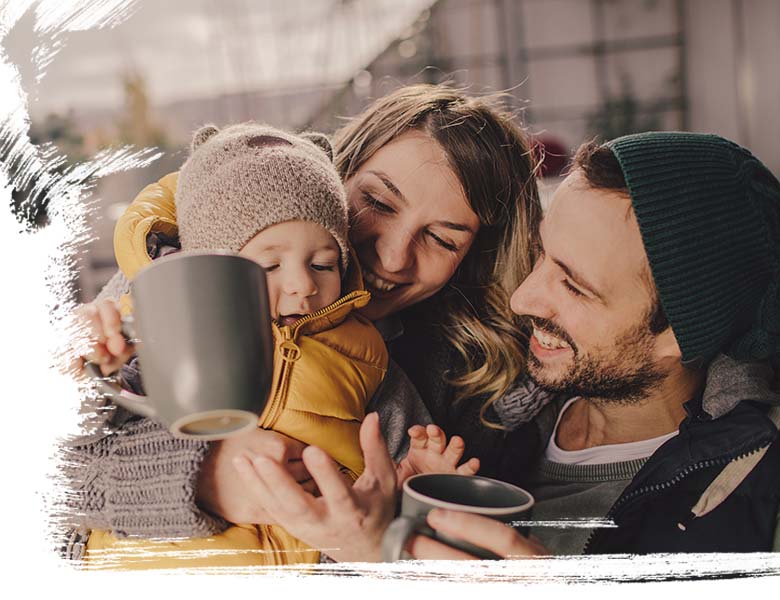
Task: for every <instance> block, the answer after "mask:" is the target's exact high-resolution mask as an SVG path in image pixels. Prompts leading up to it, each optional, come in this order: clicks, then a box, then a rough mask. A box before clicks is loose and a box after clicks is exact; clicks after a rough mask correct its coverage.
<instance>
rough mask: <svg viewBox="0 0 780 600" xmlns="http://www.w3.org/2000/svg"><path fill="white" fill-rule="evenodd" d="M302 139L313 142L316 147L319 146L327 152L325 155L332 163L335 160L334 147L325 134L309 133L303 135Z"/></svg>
mask: <svg viewBox="0 0 780 600" xmlns="http://www.w3.org/2000/svg"><path fill="white" fill-rule="evenodd" d="M301 137H302V138H303V139H305V140H309V141H310V142H312V143H313V144H314V145H315V146H318V147H319V148H321V149H322V150H323V152H325V154H327V155H328V158H329V159H330V160H331V161H332V160H333V146H332V145H331V143H330V139H328V136H327V135H325V134H324V133H319V132H317V131H307V132H305V133H302V134H301Z"/></svg>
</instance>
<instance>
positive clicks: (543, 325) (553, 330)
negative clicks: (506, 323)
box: [524, 315, 577, 356]
mask: <svg viewBox="0 0 780 600" xmlns="http://www.w3.org/2000/svg"><path fill="white" fill-rule="evenodd" d="M524 316H525V318H526V319H528V320H529V321H531V323H532V324H533V326H534V328H535V329H538V330H539V331H541V332H542V333H547V334H549V335H552V336H555V337H557V338H560V339H562V340H563V341H564V342H566V343H567V344H569V346H571V349H572V351H573V352H574V354H575V356H576V355H577V344H575V343H574V340H572V339H571V336H570V335H569V334H568V333H567V332H566V330H565V329H563V328H562V327H561V326H560V325H558V324H556V323H554V322H552V321H550V320H549V319H544V318H542V317H534V316H531V315H524Z"/></svg>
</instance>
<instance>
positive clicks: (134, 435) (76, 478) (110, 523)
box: [62, 419, 227, 552]
mask: <svg viewBox="0 0 780 600" xmlns="http://www.w3.org/2000/svg"><path fill="white" fill-rule="evenodd" d="M207 451H208V444H206V443H205V442H196V441H193V440H181V439H177V438H174V437H173V436H172V435H170V433H169V432H168V431H167V430H166V429H165V428H163V427H162V426H160V425H158V424H157V423H154V422H153V421H149V420H147V419H140V420H134V421H129V422H126V423H125V424H124V425H123V427H122V428H121V429H119V430H117V431H114V432H112V433H109V434H107V435H104V436H102V437H101V438H99V439H95V438H94V437H78V438H73V439H72V440H70V441H69V443H67V444H66V445H65V446H64V447H63V448H62V452H63V454H64V462H63V464H64V475H65V476H66V477H67V478H68V480H69V481H70V482H71V490H70V491H69V494H68V496H67V499H66V506H67V508H68V509H69V510H68V512H69V513H70V514H69V516H68V519H67V521H69V523H70V525H71V526H72V527H73V528H74V530H75V531H76V532H78V531H81V532H85V531H86V530H87V529H92V528H106V529H112V530H114V531H115V532H116V534H117V536H120V537H124V536H127V535H129V534H133V535H138V536H143V537H150V538H154V537H182V536H185V535H198V536H206V535H210V534H212V533H213V532H215V531H221V530H223V529H224V528H225V527H226V526H227V523H226V522H225V521H223V520H222V519H218V518H214V517H212V516H210V515H208V514H207V513H205V512H203V511H201V510H200V509H198V508H197V506H196V504H195V489H196V479H197V473H198V469H199V466H200V464H201V462H202V461H203V458H204V457H205V455H206V452H207ZM139 509H142V510H139ZM72 551H73V552H78V551H79V549H78V548H75V549H72Z"/></svg>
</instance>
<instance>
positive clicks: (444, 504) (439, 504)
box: [403, 473, 536, 516]
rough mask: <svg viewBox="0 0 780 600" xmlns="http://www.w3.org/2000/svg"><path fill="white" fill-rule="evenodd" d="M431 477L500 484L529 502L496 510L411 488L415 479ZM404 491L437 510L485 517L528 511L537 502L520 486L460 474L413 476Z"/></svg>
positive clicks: (419, 474)
mask: <svg viewBox="0 0 780 600" xmlns="http://www.w3.org/2000/svg"><path fill="white" fill-rule="evenodd" d="M431 476H439V477H441V476H444V477H457V478H464V477H468V478H471V479H481V480H483V481H489V482H492V483H498V484H500V485H501V486H504V487H508V488H510V489H513V490H518V491H520V492H522V493H523V494H525V495H526V496H527V497H528V501H527V502H525V503H524V504H516V505H514V506H506V507H494V508H491V507H486V506H474V505H472V504H458V503H456V502H448V501H446V500H439V499H438V498H432V497H430V496H426V495H425V494H422V493H421V492H418V491H417V490H414V489H412V488H411V487H410V486H409V482H411V481H413V480H415V479H419V478H421V477H431ZM403 491H404V493H405V494H409V496H410V497H411V498H413V499H414V500H417V501H419V502H424V503H426V504H429V505H431V506H433V507H435V508H443V509H446V510H457V511H460V512H467V513H474V514H480V515H485V516H495V515H507V514H512V513H516V512H521V511H526V510H529V509H530V508H531V507H532V506H533V505H534V504H535V502H536V500H535V499H534V497H533V494H531V492H529V491H528V490H526V489H523V488H521V487H519V486H516V485H513V484H511V483H507V482H506V481H501V480H499V479H492V478H490V477H483V476H481V475H461V474H459V473H418V474H417V475H412V476H411V477H409V478H408V479H407V480H406V481H404V484H403Z"/></svg>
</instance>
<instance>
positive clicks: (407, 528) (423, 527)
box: [382, 517, 433, 562]
mask: <svg viewBox="0 0 780 600" xmlns="http://www.w3.org/2000/svg"><path fill="white" fill-rule="evenodd" d="M414 533H420V534H423V535H428V536H431V535H433V530H432V529H431V528H430V527H428V524H427V522H426V520H425V517H398V518H397V519H395V520H394V521H393V522H392V523H390V525H389V526H388V528H387V529H386V530H385V533H384V535H383V536H382V561H383V562H395V561H397V560H401V555H402V554H403V551H404V547H405V546H406V543H407V542H408V541H409V538H410V537H412V534H414Z"/></svg>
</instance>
